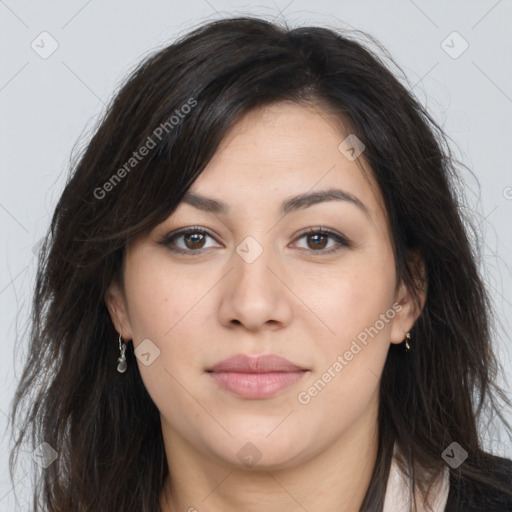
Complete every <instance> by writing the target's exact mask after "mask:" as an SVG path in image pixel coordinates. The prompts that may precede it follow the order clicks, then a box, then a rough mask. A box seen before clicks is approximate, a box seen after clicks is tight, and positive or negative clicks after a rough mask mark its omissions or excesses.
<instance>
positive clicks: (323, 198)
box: [182, 188, 371, 218]
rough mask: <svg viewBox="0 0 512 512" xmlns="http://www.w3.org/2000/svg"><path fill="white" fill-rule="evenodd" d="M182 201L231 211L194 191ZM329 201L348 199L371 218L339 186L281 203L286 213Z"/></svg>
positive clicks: (207, 209) (218, 211) (213, 210)
mask: <svg viewBox="0 0 512 512" xmlns="http://www.w3.org/2000/svg"><path fill="white" fill-rule="evenodd" d="M182 201H183V202H184V203H187V204H189V205H191V206H194V207H195V208H198V209H199V210H202V211H204V212H210V213H215V214H223V215H227V214H228V213H229V206H228V205H227V204H226V203H222V202H220V201H217V200H216V199H212V198H210V197H205V196H202V195H200V194H195V193H193V192H187V193H186V194H185V195H184V196H183V199H182ZM327 201H347V202H349V203H352V204H353V205H355V206H357V207H358V208H359V209H360V210H362V211H363V212H364V213H365V215H367V216H368V217H369V218H371V215H370V211H369V210H368V208H367V207H366V206H365V204H364V203H362V202H361V201H360V200H359V199H358V198H357V197H356V196H354V195H352V194H350V193H349V192H345V191H344V190H340V189H337V188H331V189H329V190H322V191H319V192H310V193H305V194H300V195H298V196H294V197H290V198H289V199H287V200H286V201H284V202H283V204H282V205H281V214H283V215H286V214H288V213H290V212H294V211H297V210H303V209H305V208H308V207H310V206H313V205H314V204H318V203H323V202H327Z"/></svg>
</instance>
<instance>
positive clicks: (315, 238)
mask: <svg viewBox="0 0 512 512" xmlns="http://www.w3.org/2000/svg"><path fill="white" fill-rule="evenodd" d="M306 238H307V240H308V241H312V242H313V246H312V247H311V248H312V249H325V246H326V245H327V239H328V238H329V237H328V236H326V235H322V234H318V233H317V234H314V235H307V237H306Z"/></svg>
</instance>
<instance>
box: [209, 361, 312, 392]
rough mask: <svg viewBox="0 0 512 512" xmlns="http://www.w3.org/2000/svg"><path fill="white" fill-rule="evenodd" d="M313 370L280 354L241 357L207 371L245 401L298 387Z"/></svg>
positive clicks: (225, 387) (222, 362)
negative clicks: (294, 385)
mask: <svg viewBox="0 0 512 512" xmlns="http://www.w3.org/2000/svg"><path fill="white" fill-rule="evenodd" d="M308 371H309V370H308V369H307V368H302V367H300V366H297V365H295V364H293V363H291V362H290V361H288V360H287V359H284V358H282V357H279V356H276V355H263V356H259V357H254V356H252V357H251V356H247V355H244V354H239V355H237V356H234V357H230V358H229V359H226V360H224V361H221V362H220V363H217V364H216V365H215V366H213V367H211V368H209V369H207V370H206V372H207V373H208V374H209V375H210V377H211V378H212V379H213V380H214V381H215V382H216V383H217V384H218V385H219V386H220V387H221V388H222V389H224V390H225V391H228V392H230V393H232V394H234V395H237V396H239V397H241V398H247V399H264V398H269V397H272V396H274V395H275V394H277V393H278V392H279V391H281V390H283V389H285V388H287V387H289V386H291V385H293V384H295V383H296V382H298V381H299V380H300V379H302V378H303V377H304V375H305V374H306V373H307V372H308Z"/></svg>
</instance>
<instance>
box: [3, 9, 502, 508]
mask: <svg viewBox="0 0 512 512" xmlns="http://www.w3.org/2000/svg"><path fill="white" fill-rule="evenodd" d="M232 14H256V15H264V16H276V17H281V18H283V17H284V18H286V19H287V20H288V21H289V22H290V23H291V24H301V25H303V24H320V25H327V26H331V27H338V28H357V29H361V30H364V31H366V32H368V33H370V34H371V35H373V36H375V37H376V38H377V39H378V40H380V41H381V42H382V43H383V44H384V46H385V47H386V48H387V49H388V50H389V52H390V53H391V55H392V56H393V57H394V59H395V60H396V62H397V63H398V64H399V65H400V66H401V67H402V69H403V70H404V71H405V73H406V75H407V78H408V80H409V82H410V84H411V85H410V86H411V87H413V90H414V92H415V93H416V95H417V96H418V97H419V98H420V100H421V102H422V103H423V104H425V105H427V106H428V108H429V111H430V112H431V113H432V115H433V116H434V118H435V119H436V120H437V121H438V122H440V123H441V125H442V126H443V127H444V128H445V130H446V131H447V132H448V134H449V135H450V136H451V137H452V139H453V141H454V142H453V144H452V147H453V148H454V151H455V154H456V156H458V157H459V158H460V159H461V160H462V161H463V162H464V163H465V164H466V165H467V166H468V167H469V168H471V169H472V170H473V171H474V172H475V174H476V176H477V178H478V180H479V182H480V184H481V191H480V192H479V191H478V187H477V182H476V181H475V179H473V178H472V177H471V175H470V174H469V173H465V174H464V176H465V178H466V180H467V196H468V199H469V202H470V205H471V207H472V208H473V209H474V210H475V214H476V215H477V218H478V219H479V220H478V222H479V223H480V224H479V231H480V233H481V235H482V237H485V245H484V246H483V248H482V255H483V267H484V273H485V278H486V281H487V282H488V283H489V286H490V287H491V289H492V294H493V297H494V299H495V308H496V314H497V316H498V317H499V320H500V322H501V327H500V330H499V331H498V332H497V333H496V344H497V345H498V354H499V357H500V360H501V361H502V363H503V365H504V368H505V374H506V375H507V378H509V377H508V376H509V375H510V374H511V373H512V372H511V369H512V354H511V350H510V345H511V336H510V327H511V321H510V319H511V318H512V293H511V291H510V290H511V288H512V286H511V285H512V272H511V269H510V264H511V262H512V236H511V233H512V231H511V229H510V224H511V219H512V172H511V166H512V164H511V158H510V148H511V145H512V71H511V69H512V68H511V59H510V55H512V34H511V28H510V27H511V21H512V1H511V0H499V1H496V0H481V1H468V0H461V1H450V2H447V1H442V0H435V1H428V2H427V1H426V0H414V1H413V0H392V1H391V0H388V1H386V2H379V1H377V0H374V1H357V2H356V1H347V0H343V1H334V0H332V1H327V0H324V1H322V0H315V1H312V0H275V2H273V1H264V2H262V1H260V2H254V3H249V2H243V1H227V0H189V1H188V2H186V3H181V2H170V1H167V2H165V1H163V0H160V1H158V0H151V1H145V2H142V1H140V2H135V1H120V0H117V1H111V2H108V3H107V2H100V1H99V0H89V1H76V0H73V1H67V2H64V1H60V2H59V1H56V0H53V1H46V2H44V3H43V2H28V1H22V0H0V51H1V55H2V61H1V62H2V65H1V69H0V111H1V124H0V126H1V137H0V162H1V164H0V165H1V167H0V169H1V176H0V177H1V180H0V183H1V185H0V226H1V230H2V231H1V234H2V236H1V250H0V311H1V326H2V333H3V335H2V341H1V343H2V345H1V346H2V357H1V358H0V431H1V433H2V434H3V437H1V441H0V511H9V512H11V511H12V510H14V501H13V493H12V484H11V483H10V481H9V479H8V473H7V455H8V451H9V443H8V441H9V437H8V435H7V434H4V432H5V428H6V426H7V413H8V409H9V404H10V401H11V399H12V394H13V392H14V389H15V385H16V379H17V377H19V375H20V372H21V363H22V361H23V359H24V357H25V354H26V349H25V346H24V345H23V344H24V343H25V341H26V340H23V339H22V340H20V339H18V336H17V335H16V333H17V331H18V332H20V333H22V331H23V329H24V327H25V325H26V322H27V318H28V313H29V307H30V300H31V297H30V294H31V290H32V286H33V283H34V271H35V257H34V246H35V245H36V244H37V242H38V241H39V240H40V239H41V237H42V236H43V234H44V233H45V230H46V228H47V226H48V224H49V220H50V216H51V213H52V211H53V208H54V206H55V204H56V201H57V199H58V197H59V195H60V193H61V191H62V188H63V185H64V181H65V177H66V173H67V167H68V163H69V157H70V154H71V150H72V148H73V146H74V145H75V142H76V141H77V139H78V138H79V136H80V135H82V136H83V137H82V142H81V144H80V145H79V146H78V147H82V145H83V144H84V143H85V142H86V141H87V137H88V135H90V131H89V130H91V129H92V128H93V127H94V124H95V122H96V121H97V116H98V115H99V114H100V113H101V112H102V111H103V108H104V104H105V103H106V102H107V100H108V99H109V98H110V97H111V95H112V94H113V92H114V91H115V90H116V88H117V86H118V85H119V83H120V80H121V79H122V78H123V77H124V76H125V75H126V73H127V72H128V71H129V70H130V69H132V68H133V66H134V65H135V64H136V63H138V62H139V61H140V59H141V58H142V57H144V56H145V55H147V54H148V53H150V52H151V51H152V50H154V49H156V48H160V47H162V46H163V45H165V44H167V43H169V42H171V41H172V40H173V39H174V38H175V37H176V36H177V35H182V34H183V33H185V32H186V31H188V30H189V29H191V28H193V27H194V26H196V25H197V24H199V23H201V22H204V21H206V20H209V19H214V18H218V17H221V16H228V15H232ZM43 31H46V32H48V33H49V34H51V37H52V38H54V39H55V40H56V41H57V43H58V48H57V50H56V51H55V52H54V53H53V54H52V55H50V56H49V57H48V58H46V59H43V58H41V56H40V55H39V54H38V53H36V51H34V50H33V49H32V47H31V43H32V42H33V41H35V43H34V45H36V44H38V45H39V47H40V48H41V47H42V46H43V44H44V48H45V49H46V50H48V48H50V46H49V45H50V40H49V39H48V36H39V35H40V34H41V32H43ZM453 31H457V32H458V33H460V35H461V36H462V37H463V38H464V40H466V41H467V43H468V44H469V47H468V49H467V50H466V51H465V52H464V53H462V54H461V55H460V56H459V57H458V58H452V57H451V56H450V55H448V54H447V53H446V51H445V50H444V49H443V47H442V46H441V44H442V41H443V40H445V39H446V38H447V36H449V35H450V34H451V33H452V32H453ZM44 37H46V39H45V40H44V43H42V42H41V38H44ZM452 41H453V42H452ZM446 44H448V45H450V46H452V48H451V50H449V51H451V52H452V53H453V52H458V51H459V50H460V49H461V48H462V46H461V44H463V42H462V41H459V40H457V39H456V37H455V38H454V36H451V37H450V38H449V39H448V41H447V43H446ZM39 51H42V48H41V50H39ZM478 222H477V223H478ZM16 322H17V323H16ZM15 357H16V361H17V363H16V367H15V366H14V364H13V363H14V359H15ZM502 377H503V376H502ZM509 380H510V379H509ZM500 382H503V381H500ZM508 389H509V395H510V387H508ZM508 418H509V420H512V417H511V416H510V415H509V416H508ZM14 428H16V427H14ZM489 447H490V448H489V449H492V450H493V451H494V452H495V453H498V454H501V455H507V456H508V457H512V447H511V446H509V445H508V444H506V443H504V442H500V441H495V442H494V443H493V444H492V445H491V444H489ZM28 456H30V453H28ZM29 486H30V478H29V476H27V475H26V474H25V473H24V472H23V471H22V472H20V474H19V475H18V476H17V480H16V488H17V489H19V492H20V494H21V495H22V496H26V495H27V493H28V492H29V488H30V487H29ZM22 509H23V510H26V509H27V506H26V505H25V506H22Z"/></svg>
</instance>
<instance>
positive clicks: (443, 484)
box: [383, 444, 450, 512]
mask: <svg viewBox="0 0 512 512" xmlns="http://www.w3.org/2000/svg"><path fill="white" fill-rule="evenodd" d="M396 454H397V446H396V444H395V447H394V449H393V459H392V461H391V468H390V472H389V478H388V483H387V487H386V496H385V499H384V509H383V512H410V511H411V510H413V507H412V504H413V496H412V492H411V490H410V485H409V484H410V481H409V478H408V477H407V476H406V475H404V474H403V473H402V471H401V470H400V467H399V465H398V463H397V461H396ZM449 491H450V472H449V470H448V466H445V468H444V470H443V473H442V475H441V478H439V479H438V480H437V481H436V482H435V484H434V485H433V486H432V489H431V491H430V492H429V496H430V498H429V499H430V502H431V503H430V506H431V507H432V509H431V511H428V512H444V509H445V507H446V502H447V501H448V493H449ZM416 503H417V507H418V508H417V512H427V510H428V509H427V508H426V507H425V506H424V505H423V503H422V499H421V497H420V495H419V493H418V494H417V499H416Z"/></svg>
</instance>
